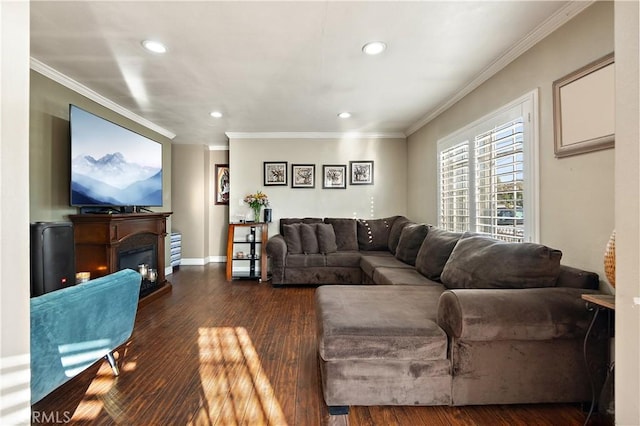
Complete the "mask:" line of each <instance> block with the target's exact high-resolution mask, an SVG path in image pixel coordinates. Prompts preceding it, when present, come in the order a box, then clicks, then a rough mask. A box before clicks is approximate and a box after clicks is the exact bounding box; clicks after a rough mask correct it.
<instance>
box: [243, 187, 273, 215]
mask: <svg viewBox="0 0 640 426" xmlns="http://www.w3.org/2000/svg"><path fill="white" fill-rule="evenodd" d="M244 202H245V203H247V204H248V205H249V207H251V210H253V218H254V221H255V222H260V210H262V207H267V206H268V205H269V197H268V196H267V194H265V193H263V192H261V191H258V192H256V193H255V194H249V195H247V196H246V197H244Z"/></svg>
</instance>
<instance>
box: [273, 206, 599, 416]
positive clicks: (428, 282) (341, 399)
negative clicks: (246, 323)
mask: <svg viewBox="0 0 640 426" xmlns="http://www.w3.org/2000/svg"><path fill="white" fill-rule="evenodd" d="M314 236H315V239H314ZM310 240H311V241H310ZM314 241H315V242H314ZM267 253H268V255H269V256H270V260H271V268H272V269H271V271H272V276H273V284H274V285H276V286H279V285H280V286H281V285H288V284H314V285H318V284H342V285H322V286H320V287H319V288H318V289H317V290H316V314H317V327H318V329H317V330H318V356H319V361H320V367H321V372H322V385H323V393H324V399H325V402H326V403H327V405H328V406H329V407H330V411H331V412H332V413H334V414H335V413H341V412H345V411H346V409H348V408H347V407H348V406H350V405H475V404H511V403H549V402H584V401H588V400H590V399H591V398H592V388H591V382H590V378H591V379H592V380H593V383H601V381H602V374H603V372H604V371H603V370H602V369H600V370H598V369H589V368H587V366H586V364H585V362H584V353H583V343H584V336H585V334H586V332H587V329H588V328H589V325H590V320H591V313H590V312H589V311H587V309H586V308H585V304H584V302H583V301H582V300H581V295H582V294H584V293H593V292H596V291H597V290H596V289H597V288H598V285H599V278H598V276H597V274H594V273H591V272H587V271H583V270H579V269H576V268H571V267H568V266H565V265H561V263H560V259H561V257H562V253H561V252H560V251H558V250H554V249H551V248H549V247H546V246H543V245H540V244H532V243H505V242H502V241H498V240H495V239H492V238H488V237H486V236H481V235H476V234H472V233H464V234H462V233H453V232H448V231H444V230H442V229H438V228H436V227H433V226H430V225H425V224H417V223H413V222H411V221H410V220H408V219H407V218H405V217H402V216H395V217H390V218H384V219H375V220H366V221H364V220H355V219H324V220H322V219H311V218H308V219H286V220H283V221H281V234H280V235H276V236H273V237H271V239H270V240H269V243H268V244H267ZM598 327H599V326H598V325H596V328H595V331H596V332H595V333H593V336H594V338H593V339H592V341H591V342H590V343H589V345H588V346H587V348H588V353H587V358H588V359H589V361H590V364H591V365H602V366H604V365H606V363H605V360H606V356H607V353H606V350H607V349H606V348H607V344H606V339H605V338H604V336H605V335H606V333H604V332H602V333H600V332H598V330H600V328H598Z"/></svg>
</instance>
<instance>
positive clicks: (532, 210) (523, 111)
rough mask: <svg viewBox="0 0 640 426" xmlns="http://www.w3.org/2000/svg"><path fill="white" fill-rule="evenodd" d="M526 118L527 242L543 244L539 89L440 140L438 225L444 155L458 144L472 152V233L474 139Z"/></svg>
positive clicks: (473, 213) (472, 225)
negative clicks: (442, 159) (541, 230)
mask: <svg viewBox="0 0 640 426" xmlns="http://www.w3.org/2000/svg"><path fill="white" fill-rule="evenodd" d="M518 117H522V118H523V126H524V129H523V155H524V165H523V167H524V170H523V172H524V173H523V179H524V190H523V192H524V198H523V202H524V207H523V213H524V217H525V220H524V239H523V241H524V242H539V241H540V208H539V206H540V178H539V155H540V149H539V134H538V122H539V121H538V89H536V90H533V91H531V92H529V93H527V94H525V95H523V96H521V97H519V98H517V99H515V100H513V101H511V102H509V103H507V104H506V105H504V106H502V107H500V108H498V109H497V110H495V111H493V112H491V113H489V114H487V115H485V116H483V117H482V118H480V119H478V120H475V121H474V122H472V123H470V124H468V125H466V126H464V127H463V128H461V129H459V130H457V131H455V132H453V133H451V134H449V135H447V136H445V137H443V138H441V139H439V140H438V142H437V157H438V159H437V171H436V173H437V176H436V182H437V184H438V200H437V201H438V225H439V226H442V181H441V171H442V165H441V158H440V155H441V153H442V152H443V151H444V150H446V149H448V148H451V147H453V146H456V145H459V144H464V143H467V144H468V148H467V150H468V153H469V160H468V161H469V165H468V168H469V176H470V180H469V185H468V188H469V194H468V203H469V204H468V206H467V208H468V210H469V230H473V229H475V225H476V209H475V205H476V185H475V176H476V170H475V161H476V159H475V146H474V145H475V138H476V136H478V135H481V134H483V133H486V132H488V131H490V130H492V129H493V128H495V127H497V126H499V125H502V124H505V123H507V122H509V121H512V120H514V119H516V118H518Z"/></svg>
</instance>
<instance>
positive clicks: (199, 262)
mask: <svg viewBox="0 0 640 426" xmlns="http://www.w3.org/2000/svg"><path fill="white" fill-rule="evenodd" d="M226 261H227V257H226V256H208V257H205V258H202V257H191V258H189V257H187V258H182V259H180V266H182V265H184V266H203V265H206V264H207V263H225V262H226Z"/></svg>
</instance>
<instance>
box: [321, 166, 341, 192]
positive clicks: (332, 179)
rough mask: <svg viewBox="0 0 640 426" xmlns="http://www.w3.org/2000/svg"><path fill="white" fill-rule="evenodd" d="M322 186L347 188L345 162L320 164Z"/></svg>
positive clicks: (326, 187)
mask: <svg viewBox="0 0 640 426" xmlns="http://www.w3.org/2000/svg"><path fill="white" fill-rule="evenodd" d="M322 187H323V188H325V189H346V188H347V166H346V165H345V164H325V165H323V166H322Z"/></svg>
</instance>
